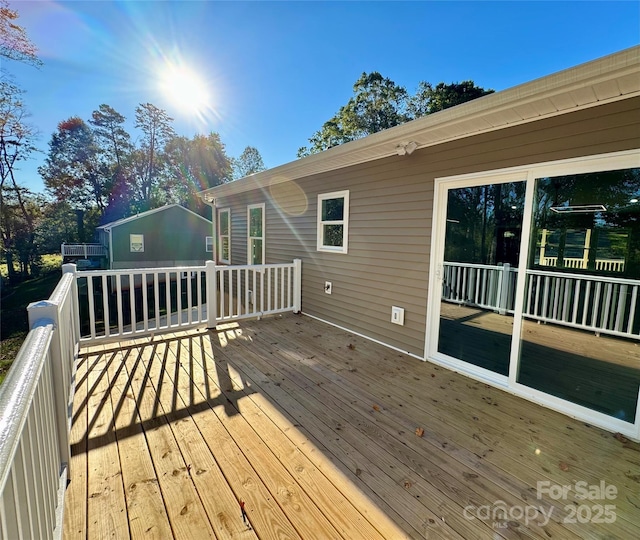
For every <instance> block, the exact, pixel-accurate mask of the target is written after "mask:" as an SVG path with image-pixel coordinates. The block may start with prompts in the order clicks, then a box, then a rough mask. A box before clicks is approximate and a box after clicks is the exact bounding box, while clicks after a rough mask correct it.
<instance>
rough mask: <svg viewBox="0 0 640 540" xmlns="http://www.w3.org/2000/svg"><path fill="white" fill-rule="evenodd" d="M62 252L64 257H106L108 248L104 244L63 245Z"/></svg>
mask: <svg viewBox="0 0 640 540" xmlns="http://www.w3.org/2000/svg"><path fill="white" fill-rule="evenodd" d="M60 251H61V253H62V256H63V257H84V258H85V259H86V258H87V257H106V256H107V255H108V252H107V248H106V247H105V246H103V245H102V244H62V245H61V246H60Z"/></svg>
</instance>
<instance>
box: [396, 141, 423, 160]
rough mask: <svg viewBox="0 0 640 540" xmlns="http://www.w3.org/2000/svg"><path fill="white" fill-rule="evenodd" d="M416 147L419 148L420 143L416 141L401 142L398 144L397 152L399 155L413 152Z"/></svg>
mask: <svg viewBox="0 0 640 540" xmlns="http://www.w3.org/2000/svg"><path fill="white" fill-rule="evenodd" d="M416 148H418V143H417V142H415V141H409V142H401V143H400V144H399V145H398V146H396V154H398V155H399V156H404V155H408V154H413V151H414V150H415V149H416Z"/></svg>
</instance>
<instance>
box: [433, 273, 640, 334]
mask: <svg viewBox="0 0 640 540" xmlns="http://www.w3.org/2000/svg"><path fill="white" fill-rule="evenodd" d="M517 272H518V271H517V269H515V268H512V267H511V266H509V265H508V264H505V265H503V266H492V265H483V264H469V263H452V262H445V263H444V265H443V276H442V277H443V280H442V299H443V300H445V301H447V302H454V303H458V304H466V305H473V306H478V307H480V308H483V309H491V310H495V311H498V312H499V313H501V314H505V313H513V312H514V307H515V289H516V278H517ZM526 277H527V282H526V284H525V294H526V296H525V302H524V308H523V316H524V317H527V318H529V319H534V320H537V321H541V322H548V323H555V324H561V325H564V326H570V327H572V328H580V329H583V330H589V331H593V332H596V333H598V334H599V333H605V334H611V335H616V336H621V337H627V338H633V339H640V298H639V297H640V280H634V279H620V278H611V277H602V276H590V275H582V274H567V273H562V272H546V271H542V270H527V272H526Z"/></svg>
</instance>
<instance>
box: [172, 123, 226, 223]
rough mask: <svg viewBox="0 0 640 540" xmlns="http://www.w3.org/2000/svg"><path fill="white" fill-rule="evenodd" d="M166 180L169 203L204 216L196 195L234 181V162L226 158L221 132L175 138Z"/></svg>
mask: <svg viewBox="0 0 640 540" xmlns="http://www.w3.org/2000/svg"><path fill="white" fill-rule="evenodd" d="M166 163H167V169H166V170H165V179H164V181H163V183H162V190H163V191H164V193H165V197H166V199H167V200H166V202H177V203H180V204H182V205H183V206H186V207H187V208H189V209H191V210H194V211H197V212H199V213H202V214H206V213H207V212H208V210H207V211H205V208H204V206H203V205H202V202H201V201H200V199H199V197H198V196H197V192H198V191H202V190H204V189H208V188H210V187H214V186H217V185H220V184H224V183H225V182H229V181H230V180H231V178H232V160H231V159H230V158H229V156H227V154H226V151H225V147H224V144H223V143H222V141H221V139H220V135H219V134H218V133H214V132H212V133H210V134H209V135H207V136H205V135H196V136H194V138H193V139H191V140H190V139H187V138H186V137H177V136H176V137H174V138H173V139H171V140H170V141H169V142H168V143H167V145H166Z"/></svg>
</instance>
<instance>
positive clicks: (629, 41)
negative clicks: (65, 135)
mask: <svg viewBox="0 0 640 540" xmlns="http://www.w3.org/2000/svg"><path fill="white" fill-rule="evenodd" d="M10 4H11V6H12V7H13V8H14V9H17V10H18V12H19V14H20V19H19V21H18V22H19V23H20V24H21V25H22V26H24V27H25V28H26V30H27V32H28V34H29V36H30V38H31V39H32V41H33V42H34V43H35V44H36V45H37V46H38V48H39V54H40V57H41V59H42V60H43V62H44V65H43V67H42V68H40V69H34V68H32V67H28V66H22V65H19V64H15V63H12V62H6V64H5V67H6V68H7V69H8V71H9V72H11V73H12V74H13V75H14V76H15V78H16V82H17V83H18V84H19V85H20V86H21V87H22V88H24V89H25V90H26V91H27V93H26V95H25V101H26V104H27V107H28V109H29V111H30V113H31V118H30V121H31V123H32V125H34V126H35V127H36V128H37V130H38V131H39V133H40V135H39V138H38V140H37V146H38V147H39V148H40V149H41V150H42V153H40V154H34V156H33V159H31V160H30V161H29V162H28V163H25V164H23V165H22V166H21V170H20V171H19V172H18V179H19V182H20V183H21V184H23V185H25V186H27V187H29V188H31V189H33V190H34V191H43V190H44V186H43V183H42V181H41V179H40V178H39V176H38V174H37V171H36V169H37V166H38V165H40V164H41V163H42V162H43V160H44V157H45V152H46V150H47V144H48V141H49V140H50V138H51V134H52V133H53V132H54V131H55V130H56V126H57V124H58V122H60V121H61V120H64V119H66V118H69V117H70V116H75V115H77V116H80V117H81V118H83V119H85V120H88V119H89V118H90V116H91V112H92V111H93V110H95V109H97V108H98V106H99V105H100V104H101V103H106V104H108V105H111V106H112V107H113V108H115V109H116V110H117V111H118V112H120V113H121V114H123V115H124V116H125V117H127V121H128V128H129V131H130V133H132V135H133V136H134V138H135V136H136V134H135V130H134V129H133V119H134V110H135V107H136V106H137V105H138V104H139V103H145V102H151V103H153V104H154V105H156V106H158V107H161V108H163V109H165V110H167V112H168V113H169V115H171V116H172V117H173V118H174V119H175V122H174V127H175V128H176V131H177V132H178V133H179V134H182V135H186V136H189V137H191V136H193V135H194V134H196V133H208V132H210V131H215V132H218V133H219V134H220V136H221V139H222V141H223V143H225V145H226V149H227V153H228V154H229V155H230V156H233V157H237V156H238V155H239V154H240V153H241V152H242V150H243V149H244V148H245V147H246V146H248V145H250V146H255V147H256V148H258V150H259V151H260V153H261V154H262V157H263V159H264V162H265V165H266V166H267V167H269V168H271V167H275V166H277V165H281V164H283V163H287V162H289V161H292V160H294V159H296V152H297V150H298V148H299V147H300V146H303V145H305V144H307V139H308V138H309V137H310V136H311V135H312V134H313V133H314V132H315V131H316V130H318V129H319V128H320V127H321V125H322V124H323V123H324V122H325V121H326V120H328V119H329V118H330V117H331V116H333V114H334V113H335V112H337V110H338V109H339V108H340V106H342V105H344V104H345V103H346V102H347V100H348V99H349V97H351V95H352V86H353V83H354V82H355V81H356V79H357V78H358V77H359V76H360V74H361V73H362V72H364V71H366V72H370V71H379V72H380V73H382V75H384V76H385V77H389V78H391V79H392V80H394V81H395V82H396V83H398V84H401V85H403V86H405V87H406V88H407V90H408V91H409V92H414V91H415V90H416V88H417V85H418V83H419V82H420V81H422V80H425V81H429V82H431V83H434V84H435V83H438V82H441V81H445V82H453V81H461V80H467V79H472V80H473V81H475V83H476V84H477V85H480V86H483V87H485V88H493V89H495V90H503V89H505V88H509V87H511V86H515V85H518V84H522V83H525V82H527V81H530V80H533V79H536V78H538V77H542V76H544V75H548V74H551V73H554V72H556V71H560V70H562V69H565V68H569V67H572V66H575V65H577V64H581V63H583V62H587V61H589V60H593V59H596V58H599V57H601V56H605V55H607V54H611V53H614V52H616V51H620V50H622V49H625V48H628V47H631V46H634V45H637V44H638V43H639V42H640V3H638V2H636V1H629V2H616V1H608V2H595V1H594V2H589V1H582V2H578V1H576V2H519V1H511V2H484V1H476V2H459V1H448V2H212V1H209V2H195V1H193V2H190V1H183V2H175V3H174V2H160V1H147V2H133V1H131V2H106V1H91V2H88V1H74V2H53V1H50V0H39V1H29V0H20V1H15V0H10ZM168 63H173V64H176V63H184V64H187V65H189V66H191V69H192V70H193V71H195V72H197V73H198V75H199V76H200V77H201V78H202V79H203V81H205V83H206V86H207V89H208V93H209V96H210V97H209V100H208V107H207V111H206V113H205V114H201V115H199V117H196V116H194V115H189V114H186V113H185V112H184V111H183V110H182V109H180V108H179V107H177V106H176V104H175V103H174V102H173V101H171V100H169V99H168V98H167V97H166V95H165V94H164V93H163V92H162V91H161V89H160V84H159V80H160V77H161V75H162V73H163V72H164V71H166V67H165V66H166V65H167V64H168Z"/></svg>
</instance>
